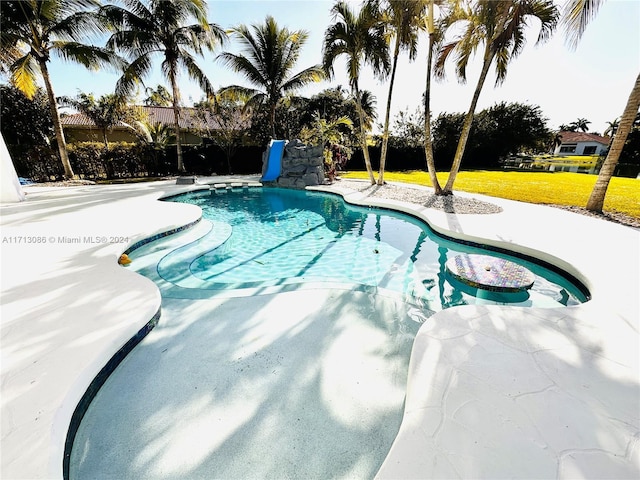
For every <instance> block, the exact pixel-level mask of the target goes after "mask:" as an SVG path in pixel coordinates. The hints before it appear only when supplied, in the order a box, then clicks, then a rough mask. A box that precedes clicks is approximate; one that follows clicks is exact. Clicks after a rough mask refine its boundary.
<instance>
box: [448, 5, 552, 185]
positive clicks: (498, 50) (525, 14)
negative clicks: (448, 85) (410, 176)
mask: <svg viewBox="0 0 640 480" xmlns="http://www.w3.org/2000/svg"><path fill="white" fill-rule="evenodd" d="M558 16H559V13H558V9H557V8H556V6H555V5H554V3H553V1H552V0H501V1H495V0H478V1H477V2H476V3H475V4H473V5H472V7H469V8H466V9H456V10H454V13H453V14H452V15H451V24H455V23H458V22H459V21H463V22H464V23H465V24H466V28H465V30H464V32H463V33H462V35H461V36H460V38H459V39H457V40H455V41H453V42H451V43H449V44H447V45H445V46H444V47H443V48H442V50H441V51H440V54H439V57H438V60H437V62H436V73H437V74H438V75H440V76H443V75H444V64H445V61H446V60H447V59H448V58H449V57H450V56H451V54H452V53H454V52H455V53H457V61H456V72H457V74H458V77H459V78H460V79H461V80H462V81H465V80H466V68H467V64H468V62H469V59H470V57H471V56H472V55H473V53H474V52H475V50H476V49H477V48H478V47H479V46H480V45H481V44H484V51H483V56H482V69H481V71H480V77H479V78H478V83H477V84H476V88H475V91H474V93H473V98H472V100H471V106H470V107H469V111H468V112H467V114H466V116H465V119H464V123H463V126H462V131H461V133H460V139H459V141H458V147H457V149H456V153H455V156H454V158H453V165H452V166H451V171H450V172H449V178H448V179H447V183H446V185H445V187H444V189H443V193H445V194H451V192H452V189H453V183H454V182H455V179H456V175H457V174H458V171H459V170H460V164H461V162H462V156H463V155H464V150H465V147H466V144H467V140H468V138H469V132H470V131H471V124H472V122H473V116H474V113H475V109H476V105H477V103H478V98H479V97H480V92H481V91H482V87H483V85H484V82H485V80H486V78H487V74H488V73H489V69H490V68H491V65H492V64H493V63H494V60H495V71H496V85H499V84H501V83H502V82H503V81H504V79H505V77H506V74H507V66H508V64H509V61H511V60H512V59H514V58H515V57H517V56H518V55H519V54H520V52H521V51H522V49H523V47H524V43H525V35H524V30H525V28H526V26H527V25H528V23H527V22H528V21H529V19H530V18H531V17H533V18H537V19H538V20H539V22H540V33H539V35H538V40H537V42H536V43H540V42H543V41H545V40H547V39H548V38H549V37H550V35H551V33H552V32H553V30H554V29H555V27H556V24H557V22H558Z"/></svg>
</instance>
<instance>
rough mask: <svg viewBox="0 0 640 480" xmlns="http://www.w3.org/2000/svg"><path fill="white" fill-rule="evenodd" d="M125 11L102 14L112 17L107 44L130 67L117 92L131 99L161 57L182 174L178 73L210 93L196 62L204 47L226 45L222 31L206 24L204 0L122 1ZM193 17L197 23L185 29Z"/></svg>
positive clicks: (110, 7)
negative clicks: (121, 53) (120, 55)
mask: <svg viewBox="0 0 640 480" xmlns="http://www.w3.org/2000/svg"><path fill="white" fill-rule="evenodd" d="M122 3H123V4H124V7H119V6H116V5H106V6H104V7H102V8H101V13H102V15H104V16H105V17H106V18H108V19H109V21H110V22H111V24H112V26H113V28H114V29H115V33H113V34H112V35H111V37H110V38H109V40H108V41H107V46H108V47H110V48H114V49H116V50H120V51H122V52H123V53H124V54H125V55H126V56H127V57H128V58H129V59H130V60H131V63H130V64H129V66H128V67H127V68H126V69H125V70H124V73H123V74H122V77H120V79H119V80H118V82H117V84H116V94H117V95H120V96H127V95H129V94H130V93H132V91H133V89H134V87H135V86H136V85H137V84H138V82H140V81H142V79H143V78H145V77H146V76H148V75H149V74H150V73H151V70H152V67H153V60H154V57H156V56H161V57H162V58H163V60H162V64H161V69H162V73H163V74H164V76H165V77H166V78H167V80H168V81H169V85H170V86H171V94H172V96H173V99H172V100H173V101H172V106H173V116H174V128H175V134H176V149H177V153H178V171H180V172H184V171H185V168H184V162H183V158H182V139H181V135H180V107H181V103H180V88H179V86H178V84H179V82H178V79H179V73H180V70H181V69H185V70H186V71H187V74H188V75H189V77H190V78H191V79H193V80H194V81H196V82H197V83H198V84H199V85H200V88H202V90H203V91H204V92H205V93H206V94H207V95H213V94H214V89H213V86H212V85H211V83H210V82H209V79H208V78H207V77H206V75H205V74H204V72H203V71H202V70H201V69H200V67H199V66H198V64H197V63H196V58H195V55H199V56H201V55H202V53H203V49H205V48H206V49H208V50H213V48H214V46H215V45H216V44H217V43H223V42H224V41H225V39H226V34H225V32H224V30H223V29H222V28H220V27H219V26H218V25H216V24H215V23H209V21H208V20H207V3H206V2H205V0H163V1H157V0H146V1H144V2H143V1H141V0H122ZM191 19H194V20H195V21H196V22H197V23H195V24H192V25H186V23H187V22H188V21H190V20H191Z"/></svg>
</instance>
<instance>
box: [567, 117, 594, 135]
mask: <svg viewBox="0 0 640 480" xmlns="http://www.w3.org/2000/svg"><path fill="white" fill-rule="evenodd" d="M590 123H591V122H590V121H589V120H587V119H586V118H579V119H577V120H576V121H575V122H571V127H572V128H573V130H572V131H573V132H577V131H578V130H580V131H581V132H588V131H589V124H590Z"/></svg>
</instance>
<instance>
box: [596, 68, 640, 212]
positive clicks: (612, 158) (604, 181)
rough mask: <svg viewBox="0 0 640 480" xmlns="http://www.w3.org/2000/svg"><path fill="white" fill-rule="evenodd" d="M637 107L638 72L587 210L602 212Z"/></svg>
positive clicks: (639, 86)
mask: <svg viewBox="0 0 640 480" xmlns="http://www.w3.org/2000/svg"><path fill="white" fill-rule="evenodd" d="M638 108H640V74H639V75H638V76H637V77H636V83H635V84H634V86H633V89H632V90H631V94H630V95H629V100H627V106H626V107H625V109H624V112H623V114H622V117H621V118H620V125H619V126H618V131H617V132H616V134H615V135H614V137H613V142H611V147H609V152H608V153H607V158H605V160H604V163H603V164H602V168H601V169H600V173H599V174H598V179H597V180H596V184H595V185H594V186H593V190H592V191H591V195H589V200H588V201H587V210H591V211H593V212H602V207H603V206H604V199H605V197H606V195H607V189H608V188H609V182H610V181H611V177H613V173H614V171H615V168H616V165H617V164H618V160H619V159H620V154H621V153H622V149H623V147H624V144H625V142H626V141H627V136H628V135H629V132H630V131H631V128H632V127H633V123H634V120H635V119H636V116H637V114H638Z"/></svg>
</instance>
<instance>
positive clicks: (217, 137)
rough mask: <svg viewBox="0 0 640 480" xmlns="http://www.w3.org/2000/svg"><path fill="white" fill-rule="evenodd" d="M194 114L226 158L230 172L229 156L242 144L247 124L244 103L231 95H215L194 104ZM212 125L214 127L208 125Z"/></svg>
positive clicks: (247, 116) (206, 134) (247, 115)
mask: <svg viewBox="0 0 640 480" xmlns="http://www.w3.org/2000/svg"><path fill="white" fill-rule="evenodd" d="M194 107H195V108H196V116H197V117H198V119H200V121H201V122H202V125H203V126H204V128H205V130H204V131H203V132H202V133H203V134H204V135H205V136H206V137H207V138H209V139H211V140H212V141H213V143H214V144H216V145H217V146H219V147H220V148H221V149H222V150H223V151H224V154H225V157H226V160H227V172H228V173H229V174H231V173H232V172H231V157H232V156H233V154H234V153H235V151H236V149H237V148H238V147H239V146H240V145H241V144H242V141H243V139H244V137H245V135H246V133H247V130H248V126H249V114H248V112H247V110H246V109H245V108H244V104H243V103H242V102H241V101H239V100H238V99H237V98H234V97H233V96H231V95H221V94H218V95H216V97H215V99H212V100H203V101H201V102H199V103H197V104H195V105H194ZM210 125H214V126H215V128H214V129H210V128H209V126H210Z"/></svg>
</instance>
